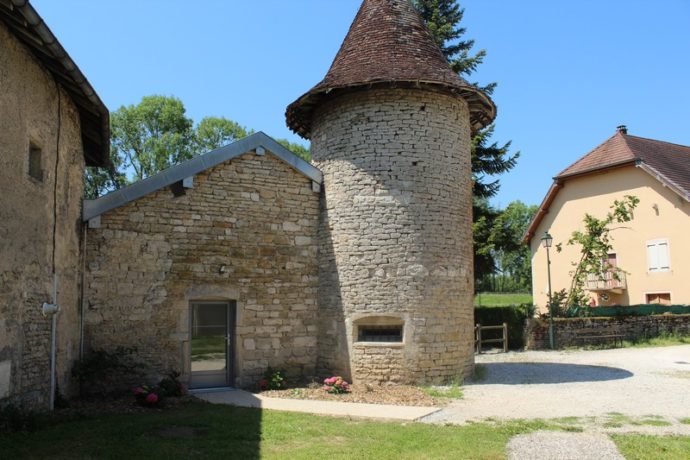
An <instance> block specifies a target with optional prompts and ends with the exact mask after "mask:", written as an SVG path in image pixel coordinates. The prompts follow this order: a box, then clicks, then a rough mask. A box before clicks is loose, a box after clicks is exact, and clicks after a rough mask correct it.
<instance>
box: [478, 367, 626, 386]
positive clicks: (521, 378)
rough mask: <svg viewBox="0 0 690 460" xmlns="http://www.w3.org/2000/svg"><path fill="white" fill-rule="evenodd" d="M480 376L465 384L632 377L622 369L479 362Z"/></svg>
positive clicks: (541, 382) (605, 379) (573, 380)
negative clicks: (480, 367) (481, 375)
mask: <svg viewBox="0 0 690 460" xmlns="http://www.w3.org/2000/svg"><path fill="white" fill-rule="evenodd" d="M481 366H482V369H484V371H482V372H483V374H484V375H483V378H482V379H481V380H480V381H475V382H468V383H467V384H468V385H525V384H548V383H571V382H604V381H608V380H621V379H627V378H629V377H632V376H633V374H632V372H629V371H627V370H625V369H619V368H616V367H606V366H587V365H582V364H561V363H483V364H482V365H481Z"/></svg>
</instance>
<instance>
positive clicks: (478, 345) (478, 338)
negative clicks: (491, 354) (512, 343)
mask: <svg viewBox="0 0 690 460" xmlns="http://www.w3.org/2000/svg"><path fill="white" fill-rule="evenodd" d="M499 329H503V336H502V337H501V338H500V339H484V338H482V331H495V330H499ZM474 337H475V340H474V348H475V350H476V352H477V353H481V352H482V345H484V344H485V343H502V344H503V353H507V352H508V323H503V324H502V325H501V326H482V325H481V324H477V325H476V326H475V327H474Z"/></svg>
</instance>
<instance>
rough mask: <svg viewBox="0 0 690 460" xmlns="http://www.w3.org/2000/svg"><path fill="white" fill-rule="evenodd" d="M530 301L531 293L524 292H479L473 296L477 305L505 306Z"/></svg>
mask: <svg viewBox="0 0 690 460" xmlns="http://www.w3.org/2000/svg"><path fill="white" fill-rule="evenodd" d="M525 303H532V295H531V294H525V293H519V292H518V293H507V292H481V293H479V294H477V295H475V296H474V305H475V306H477V307H505V306H508V305H521V304H525Z"/></svg>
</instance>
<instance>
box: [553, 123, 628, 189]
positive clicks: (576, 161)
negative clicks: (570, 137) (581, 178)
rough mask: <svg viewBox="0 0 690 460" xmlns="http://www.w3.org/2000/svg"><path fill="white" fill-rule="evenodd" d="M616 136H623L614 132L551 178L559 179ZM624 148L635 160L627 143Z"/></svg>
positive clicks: (591, 169)
mask: <svg viewBox="0 0 690 460" xmlns="http://www.w3.org/2000/svg"><path fill="white" fill-rule="evenodd" d="M616 136H622V137H623V136H624V134H622V133H621V132H620V131H617V132H615V133H614V134H613V135H612V136H611V137H609V138H608V139H606V140H605V141H603V142H601V143H599V144H598V145H597V146H596V147H594V148H593V149H591V150H590V151H589V152H587V153H585V154H584V155H582V156H581V157H579V158H578V159H577V160H575V161H574V162H572V163H570V164H569V165H568V166H566V167H565V168H563V169H562V170H561V171H560V172H559V173H558V174H556V175H555V176H553V179H557V178H559V177H561V176H562V175H563V174H564V173H565V172H566V171H567V170H569V169H571V168H572V167H573V166H575V165H576V164H578V163H580V162H581V161H583V160H584V159H585V158H587V157H588V156H590V155H592V154H594V153H595V152H596V151H597V150H598V149H599V148H601V147H603V146H604V145H605V144H607V143H608V142H610V141H612V140H613V139H614V138H615V137H616ZM623 141H625V138H623ZM625 146H626V147H627V148H628V150H629V151H630V153H631V154H632V155H633V157H634V158H637V157H636V155H635V154H634V153H633V151H632V149H631V148H630V146H629V145H628V143H627V142H625ZM602 167H604V166H602ZM596 169H599V168H588V170H589V171H595V170H596Z"/></svg>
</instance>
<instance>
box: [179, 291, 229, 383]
mask: <svg viewBox="0 0 690 460" xmlns="http://www.w3.org/2000/svg"><path fill="white" fill-rule="evenodd" d="M204 304H225V306H226V308H227V324H226V341H225V384H224V385H219V386H217V387H218V388H222V387H224V386H230V387H234V386H235V360H236V358H237V356H236V353H235V351H236V344H235V341H236V340H237V330H236V329H237V301H236V300H229V299H221V300H190V301H189V303H188V306H187V310H188V313H187V314H188V315H189V347H188V349H187V356H189V358H188V364H189V383H190V388H192V389H194V387H192V384H193V379H194V372H193V371H192V342H193V340H192V339H193V337H194V331H193V328H194V308H193V307H194V305H204ZM198 388H215V387H207V386H201V387H198Z"/></svg>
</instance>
